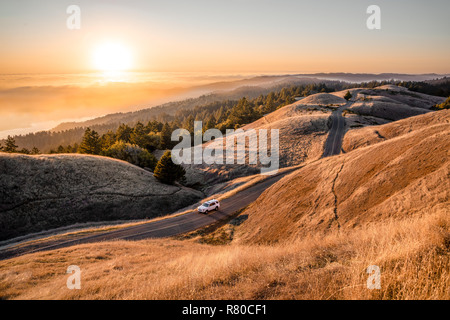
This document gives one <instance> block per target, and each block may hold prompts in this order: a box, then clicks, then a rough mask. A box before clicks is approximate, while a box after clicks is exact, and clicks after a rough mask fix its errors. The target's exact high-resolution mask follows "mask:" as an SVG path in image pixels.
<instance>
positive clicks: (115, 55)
mask: <svg viewBox="0 0 450 320" xmlns="http://www.w3.org/2000/svg"><path fill="white" fill-rule="evenodd" d="M93 64H94V67H95V68H96V69H97V70H100V71H103V72H120V71H127V70H129V69H130V68H131V64H132V56H131V52H130V50H129V49H128V48H127V47H126V46H124V45H122V44H120V43H104V44H101V45H99V46H98V47H96V48H95V50H94V55H93Z"/></svg>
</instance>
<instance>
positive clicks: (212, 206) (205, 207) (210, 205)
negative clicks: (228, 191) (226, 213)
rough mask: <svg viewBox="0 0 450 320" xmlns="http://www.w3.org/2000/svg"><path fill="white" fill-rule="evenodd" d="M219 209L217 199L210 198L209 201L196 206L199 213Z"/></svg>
mask: <svg viewBox="0 0 450 320" xmlns="http://www.w3.org/2000/svg"><path fill="white" fill-rule="evenodd" d="M219 209H220V203H219V200H216V199H212V200H209V201H206V202H205V203H204V204H202V205H201V206H200V207H198V208H197V210H198V212H200V213H206V212H209V211H213V210H219Z"/></svg>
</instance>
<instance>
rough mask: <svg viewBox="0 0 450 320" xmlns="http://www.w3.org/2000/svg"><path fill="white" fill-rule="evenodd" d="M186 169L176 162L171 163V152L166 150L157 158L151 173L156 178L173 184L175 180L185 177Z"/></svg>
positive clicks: (181, 179)
mask: <svg viewBox="0 0 450 320" xmlns="http://www.w3.org/2000/svg"><path fill="white" fill-rule="evenodd" d="M185 174H186V170H184V168H183V167H182V166H180V165H178V164H175V163H173V161H172V153H171V152H170V151H166V152H165V153H164V155H163V156H162V157H161V159H159V161H158V164H157V165H156V168H155V171H154V173H153V175H154V176H155V178H156V179H158V180H159V181H161V182H162V183H166V184H173V183H174V182H175V181H183V180H184V179H185Z"/></svg>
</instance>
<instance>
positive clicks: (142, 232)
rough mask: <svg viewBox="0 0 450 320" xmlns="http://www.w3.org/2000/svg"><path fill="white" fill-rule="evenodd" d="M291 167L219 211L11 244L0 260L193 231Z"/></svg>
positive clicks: (247, 200)
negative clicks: (22, 243)
mask: <svg viewBox="0 0 450 320" xmlns="http://www.w3.org/2000/svg"><path fill="white" fill-rule="evenodd" d="M293 170H295V169H292V170H288V171H286V172H283V173H278V174H276V175H273V176H271V177H268V178H267V179H265V180H263V181H262V182H260V183H257V184H256V185H253V186H251V187H249V188H247V189H245V190H243V191H241V192H239V193H237V194H235V195H233V196H231V197H230V198H228V199H225V200H223V201H221V207H220V210H219V211H213V212H211V213H208V214H201V213H198V212H197V211H196V210H195V211H191V212H189V213H187V214H183V215H179V216H175V217H168V218H166V219H162V220H158V221H150V222H148V223H144V224H140V225H137V226H132V227H126V228H121V229H119V230H114V231H108V232H102V233H97V234H94V235H90V236H78V237H77V238H72V239H70V240H67V239H62V240H52V241H48V242H45V243H37V244H28V245H24V246H14V247H11V248H8V249H5V250H2V251H0V260H4V259H9V258H12V257H15V256H19V255H23V254H27V253H32V252H37V251H46V250H53V249H59V248H64V247H69V246H74V245H78V244H83V243H92V242H99V241H110V240H141V239H147V238H163V237H171V236H175V235H178V234H182V233H186V232H190V231H194V230H196V229H199V228H201V227H205V226H207V225H210V224H211V223H214V222H216V221H219V220H223V219H225V218H227V217H229V216H230V215H232V214H233V213H235V212H237V211H238V210H240V209H242V208H244V207H246V206H248V205H249V204H250V203H252V202H253V201H255V200H256V199H257V198H258V197H259V196H260V195H261V193H263V192H264V190H266V189H267V188H269V187H270V186H271V185H272V184H274V183H275V182H277V181H278V180H280V179H281V178H282V177H284V176H285V175H286V174H288V173H291V172H292V171H293Z"/></svg>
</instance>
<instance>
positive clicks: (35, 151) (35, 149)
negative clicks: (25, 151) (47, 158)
mask: <svg viewBox="0 0 450 320" xmlns="http://www.w3.org/2000/svg"><path fill="white" fill-rule="evenodd" d="M39 153H40V151H39V149H38V148H36V147H33V149H31V154H39Z"/></svg>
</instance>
